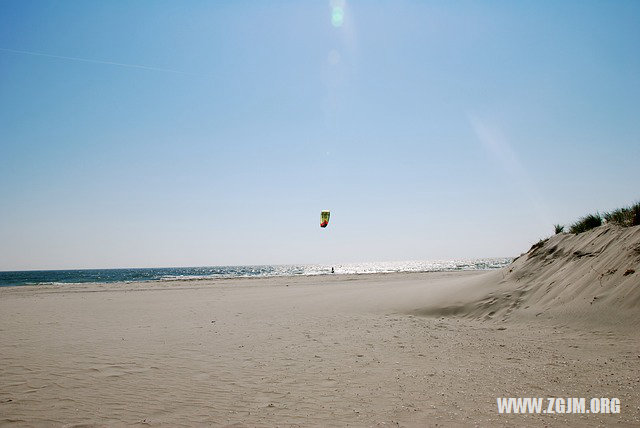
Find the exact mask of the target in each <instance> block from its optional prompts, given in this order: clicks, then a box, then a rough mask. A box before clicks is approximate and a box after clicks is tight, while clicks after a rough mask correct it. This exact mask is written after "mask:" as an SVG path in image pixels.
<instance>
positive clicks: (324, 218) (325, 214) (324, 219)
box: [320, 211, 331, 227]
mask: <svg viewBox="0 0 640 428" xmlns="http://www.w3.org/2000/svg"><path fill="white" fill-rule="evenodd" d="M330 215H331V212H330V211H322V212H321V213H320V227H327V225H328V224H329V216H330Z"/></svg>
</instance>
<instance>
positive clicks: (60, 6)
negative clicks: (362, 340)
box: [0, 0, 640, 270]
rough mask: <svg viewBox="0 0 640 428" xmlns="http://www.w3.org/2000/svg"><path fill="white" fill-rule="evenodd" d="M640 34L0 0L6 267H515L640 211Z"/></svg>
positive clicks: (615, 17)
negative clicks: (390, 263)
mask: <svg viewBox="0 0 640 428" xmlns="http://www.w3.org/2000/svg"><path fill="white" fill-rule="evenodd" d="M335 7H340V8H341V10H342V11H343V14H342V16H343V17H344V20H343V21H342V22H332V11H333V8H335ZM638 22H640V3H639V2H635V1H628V2H624V1H618V2H600V1H598V2H583V1H580V2H544V1H530V2H526V1H523V2H508V1H504V2H498V1H487V2H476V1H473V2H447V1H442V2H422V1H394V2H388V1H387V2H383V1H365V0H362V1H353V2H346V3H340V2H339V1H338V0H333V3H331V2H326V1H317V2H294V1H270V2H248V1H247V2H242V1H228V2H209V1H186V2H178V1H136V2H126V1H113V2H98V1H83V2H53V1H51V2H35V1H3V2H2V3H0V201H1V203H0V270H19V269H37V268H42V269H50V268H89V267H95V268H101V267H145V266H194V265H227V264H271V263H282V264H286V263H339V262H354V261H384V260H410V259H442V258H456V257H460V258H462V257H484V256H487V257H490V256H513V255H518V254H520V253H521V252H523V251H526V250H527V249H528V247H529V245H531V243H533V242H535V241H537V240H538V239H539V238H542V237H545V236H548V235H549V234H551V233H552V232H553V224H554V223H569V222H571V221H574V220H575V219H576V218H578V217H579V216H581V215H583V214H586V213H588V212H591V211H596V210H601V211H602V210H607V209H613V208H616V207H618V206H622V205H627V204H629V203H632V202H635V201H637V200H638V199H640V191H639V190H638V184H637V183H638V177H637V176H638V165H639V164H640V104H639V101H638V100H640V55H638V51H639V48H640V26H638V25H637V23H638ZM323 209H330V210H331V211H332V218H331V223H330V225H329V227H328V228H327V229H320V227H319V217H320V211H321V210H323Z"/></svg>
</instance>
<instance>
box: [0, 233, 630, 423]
mask: <svg viewBox="0 0 640 428" xmlns="http://www.w3.org/2000/svg"><path fill="white" fill-rule="evenodd" d="M633 229H638V228H632V229H630V230H631V231H632V232H633V233H635V235H638V231H637V230H635V231H634V230H633ZM614 232H615V231H614ZM614 232H611V233H614ZM616 233H617V232H616ZM621 233H623V232H621ZM624 233H626V232H624ZM586 235H588V234H585V237H584V238H581V239H587V238H588V237H587V236H586ZM635 235H634V236H635ZM614 238H615V237H614ZM552 239H554V238H552ZM634 239H635V238H634ZM565 241H566V239H565ZM627 242H628V240H627ZM552 244H553V242H551V243H548V244H547V247H548V246H549V245H552ZM562 245H565V244H562ZM567 245H568V244H567ZM573 245H576V244H575V243H573ZM585 245H588V244H585ZM532 251H533V250H532ZM534 252H535V251H533V252H529V253H528V254H527V255H525V256H523V257H521V258H520V259H518V260H516V262H514V264H513V265H512V266H511V267H509V268H505V269H503V270H500V271H489V272H444V273H412V274H378V275H353V276H346V275H334V276H331V275H325V276H315V277H278V278H263V279H233V280H216V281H185V282H178V281H176V282H158V283H137V284H133V283H132V284H109V285H106V284H92V285H72V286H69V285H67V286H44V287H43V286H40V287H5V288H3V289H0V328H1V330H2V331H1V335H0V350H1V351H0V352H1V355H0V358H1V360H2V365H1V366H0V422H1V423H2V424H9V423H12V422H17V423H18V424H19V425H50V424H51V425H69V426H74V425H93V424H115V425H122V424H124V425H130V424H133V425H170V426H193V425H216V426H225V425H237V426H321V425H322V426H346V425H353V426H392V425H400V426H424V425H428V426H436V425H445V426H446V425H452V424H464V425H481V426H482V425H484V426H487V425H505V426H506V425H511V426H512V425H519V426H522V425H532V426H542V425H549V424H551V425H559V424H563V425H564V424H568V425H573V426H585V425H594V426H595V425H610V424H614V423H623V424H626V425H631V424H638V423H640V407H639V406H640V392H639V391H640V375H639V373H640V334H639V333H638V330H637V324H635V323H634V322H633V321H632V320H633V319H634V315H633V313H634V312H633V311H631V312H629V311H626V312H625V311H624V310H620V311H618V312H619V315H620V316H617V315H616V314H615V313H613V314H610V315H611V316H610V317H608V318H607V317H604V318H603V317H602V316H599V315H597V314H600V313H602V312H598V311H595V312H594V314H596V315H593V316H591V317H590V318H589V319H588V321H589V322H584V320H585V319H586V318H585V317H582V318H576V317H575V316H573V315H572V316H569V315H567V314H572V313H573V312H571V311H569V312H567V311H566V310H563V311H557V312H554V311H552V310H546V309H544V308H543V309H539V308H540V304H537V303H536V302H537V300H536V302H531V307H529V308H527V304H525V305H524V306H523V307H522V308H520V306H521V303H522V302H523V301H524V303H527V301H526V299H523V296H525V295H530V296H534V295H535V292H531V293H528V294H527V293H524V292H522V290H523V289H522V288H518V287H520V286H519V285H513V284H521V283H524V282H526V281H525V280H522V281H521V280H520V279H518V280H515V279H514V280H513V281H510V280H509V275H510V274H511V275H512V274H513V273H514V267H515V273H516V274H519V275H521V274H522V273H523V272H525V273H526V271H527V269H528V267H527V263H529V264H531V263H537V261H536V260H537V257H538V256H537V255H536V254H534ZM593 260H594V259H593V258H591V259H590V260H589V261H587V263H591V262H592V261H593ZM578 262H580V263H583V262H585V258H584V257H582V258H580V260H578ZM518 263H521V264H522V266H520V265H518ZM564 264H565V265H566V263H564ZM585 266H586V265H585ZM529 268H530V267H529ZM509 269H511V272H510V271H509ZM575 269H576V271H578V270H579V268H577V267H576V268H575ZM583 269H587V268H586V267H583ZM627 277H632V278H631V279H632V281H633V283H632V285H633V287H634V289H636V294H637V276H636V277H635V279H633V275H627V276H626V277H625V278H627ZM534 279H535V278H534ZM536 281H537V282H535V283H537V284H540V281H539V280H536ZM509 284H512V285H513V286H512V289H513V290H515V291H516V292H517V291H518V290H520V291H521V292H520V294H518V296H519V299H516V300H513V299H510V298H509V297H510V296H512V295H513V294H514V291H513V290H512V289H511V288H509ZM622 288H624V287H622ZM465 290H466V291H465ZM491 290H493V291H491ZM496 290H503V292H501V293H502V294H500V293H498V292H497V291H496ZM504 290H506V291H504ZM480 294H484V295H493V298H494V301H493V303H490V304H488V303H487V301H488V300H487V299H486V297H485V298H480V297H477V296H476V295H480ZM516 294H517V293H516ZM498 295H500V296H502V299H496V297H497V296H498ZM514 301H515V302H516V303H517V304H514V303H513V302H514ZM542 301H543V303H541V304H542V305H543V306H544V305H545V304H547V303H544V302H545V301H544V299H542ZM461 302H463V303H461ZM464 302H466V303H464ZM565 306H566V305H565ZM590 306H591V307H593V305H590ZM552 307H553V305H551V306H549V308H552ZM577 307H578V308H580V307H581V306H580V304H578V306H577ZM536 308H538V309H536ZM549 308H547V309H549ZM534 309H535V310H534ZM602 309H603V310H605V309H604V307H603V308H602ZM606 310H607V311H609V312H611V308H610V307H607V308H606ZM636 312H637V311H636ZM635 317H636V318H635V319H637V315H635ZM497 397H586V398H587V402H588V400H589V399H590V398H591V397H610V398H611V397H617V398H619V399H620V402H621V406H620V407H621V409H620V410H621V411H620V413H618V414H604V415H602V414H598V415H594V414H581V415H578V414H555V415H549V414H528V415H501V414H498V410H497V405H496V398H497Z"/></svg>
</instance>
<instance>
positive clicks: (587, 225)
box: [569, 213, 602, 233]
mask: <svg viewBox="0 0 640 428" xmlns="http://www.w3.org/2000/svg"><path fill="white" fill-rule="evenodd" d="M601 225H602V216H601V215H600V213H595V214H589V215H586V216H584V217H582V218H581V219H580V220H578V221H576V222H575V223H573V224H572V225H571V227H570V228H569V232H571V233H582V232H586V231H587V230H591V229H593V228H596V227H598V226H601Z"/></svg>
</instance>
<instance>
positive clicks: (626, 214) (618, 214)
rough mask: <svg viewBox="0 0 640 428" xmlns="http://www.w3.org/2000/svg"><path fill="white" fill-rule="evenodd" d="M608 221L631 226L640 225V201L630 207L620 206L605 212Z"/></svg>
mask: <svg viewBox="0 0 640 428" xmlns="http://www.w3.org/2000/svg"><path fill="white" fill-rule="evenodd" d="M604 219H605V220H606V222H607V223H614V224H617V225H618V226H623V227H629V226H638V225H640V202H636V203H635V204H633V205H631V206H630V207H624V208H618V209H617V210H613V211H610V212H607V213H605V214H604Z"/></svg>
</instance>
